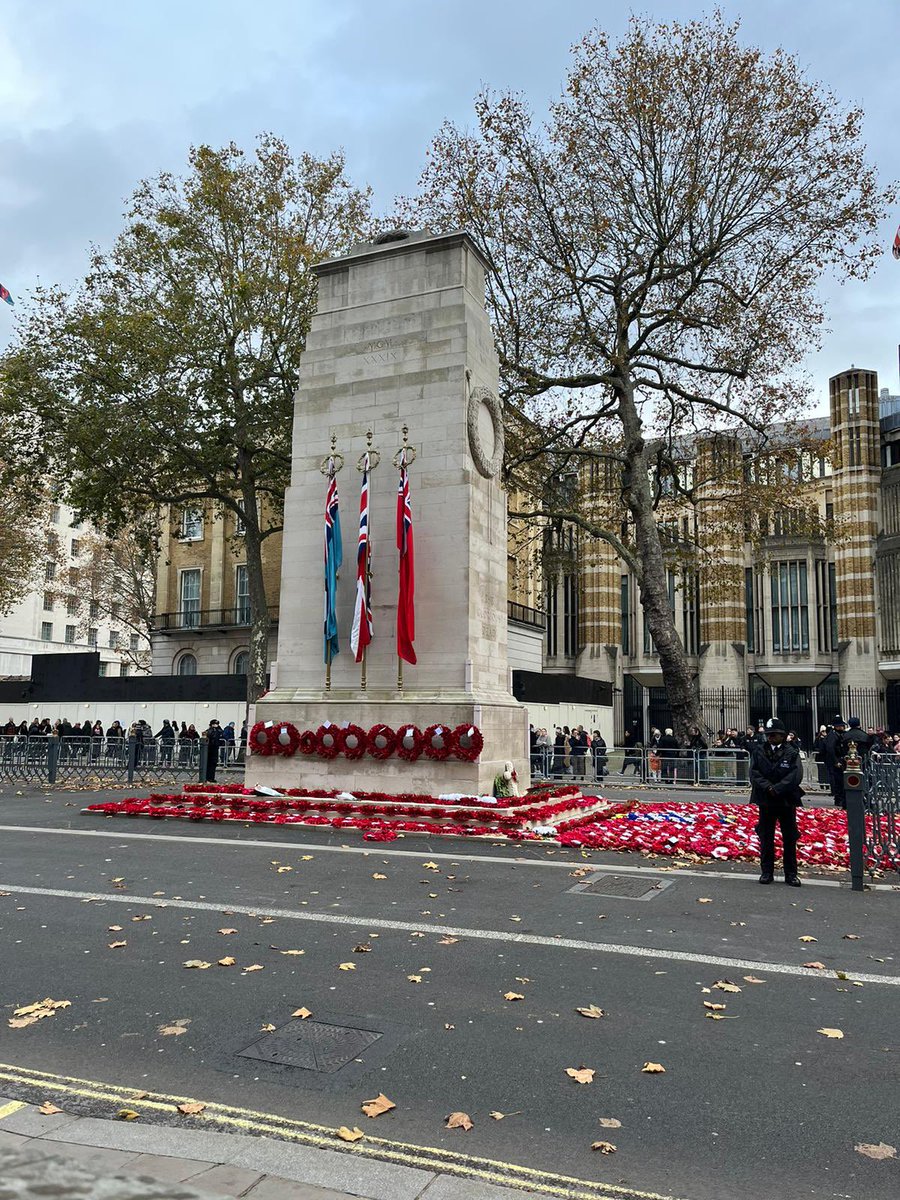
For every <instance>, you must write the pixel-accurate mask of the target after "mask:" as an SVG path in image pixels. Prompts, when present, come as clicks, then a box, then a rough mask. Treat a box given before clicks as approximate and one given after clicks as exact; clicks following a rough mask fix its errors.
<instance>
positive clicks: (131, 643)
mask: <svg viewBox="0 0 900 1200" xmlns="http://www.w3.org/2000/svg"><path fill="white" fill-rule="evenodd" d="M140 644H141V639H140V635H139V634H136V633H132V634H131V635H130V636H129V638H128V649H129V650H130V651H131V652H132V654H133V653H135V651H137V650H139V649H140Z"/></svg>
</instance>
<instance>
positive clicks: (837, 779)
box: [823, 717, 847, 808]
mask: <svg viewBox="0 0 900 1200" xmlns="http://www.w3.org/2000/svg"><path fill="white" fill-rule="evenodd" d="M834 724H835V725H843V724H844V719H843V717H835V718H834ZM844 732H845V730H844V729H835V728H834V727H832V728H831V729H829V730H828V736H827V737H826V738H825V749H824V752H823V753H824V757H825V771H826V773H827V775H828V784H829V787H830V788H831V794H832V796H833V797H834V806H835V808H846V807H847V801H846V799H845V796H844V752H843V750H842V748H841V743H842V739H843V736H844Z"/></svg>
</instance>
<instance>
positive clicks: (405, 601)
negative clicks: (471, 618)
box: [397, 453, 416, 663]
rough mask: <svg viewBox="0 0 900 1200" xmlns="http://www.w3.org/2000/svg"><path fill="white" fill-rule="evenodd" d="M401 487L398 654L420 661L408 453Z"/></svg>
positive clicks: (398, 490)
mask: <svg viewBox="0 0 900 1200" xmlns="http://www.w3.org/2000/svg"><path fill="white" fill-rule="evenodd" d="M402 462H403V465H402V466H401V468H400V486H399V488H398V489H397V549H398V550H399V551H400V591H399V594H398V597H397V654H398V655H399V656H400V658H403V659H405V660H406V661H407V662H408V663H414V662H415V661H416V652H415V650H414V649H413V642H414V641H415V638H416V605H415V592H416V567H415V556H414V553H413V524H412V509H411V508H410V504H409V472H408V471H407V469H406V454H405V453H404V455H403V460H402Z"/></svg>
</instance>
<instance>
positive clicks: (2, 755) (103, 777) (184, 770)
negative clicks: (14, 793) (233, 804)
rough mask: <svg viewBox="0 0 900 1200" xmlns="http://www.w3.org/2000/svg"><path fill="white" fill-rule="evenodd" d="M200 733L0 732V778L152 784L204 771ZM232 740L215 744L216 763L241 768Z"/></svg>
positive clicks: (205, 763)
mask: <svg viewBox="0 0 900 1200" xmlns="http://www.w3.org/2000/svg"><path fill="white" fill-rule="evenodd" d="M207 766H208V758H207V742H206V738H204V737H200V738H181V739H176V740H175V741H171V740H164V739H162V738H152V739H146V740H142V739H141V738H137V737H133V736H132V737H123V738H111V737H62V738H61V737H56V736H53V735H51V736H46V737H45V736H28V735H27V734H14V735H12V736H5V735H4V736H0V779H10V780H18V781H20V782H22V783H34V784H40V785H53V784H77V783H83V784H91V783H94V784H96V785H97V786H98V787H102V786H103V785H105V784H127V783H133V784H135V785H137V786H138V787H140V786H142V785H146V786H150V787H152V786H156V785H157V784H165V783H179V782H183V781H188V780H199V781H203V780H204V779H206V777H207ZM243 766H244V754H243V751H242V750H241V748H240V747H237V748H236V747H235V745H234V743H229V744H223V745H222V747H221V748H220V750H219V761H218V764H217V767H218V768H222V769H224V770H226V771H227V770H228V769H229V768H231V769H236V770H237V769H239V770H241V771H242V770H243Z"/></svg>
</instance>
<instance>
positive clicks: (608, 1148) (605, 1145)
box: [591, 1142, 616, 1154]
mask: <svg viewBox="0 0 900 1200" xmlns="http://www.w3.org/2000/svg"><path fill="white" fill-rule="evenodd" d="M591 1149H592V1150H599V1151H600V1153H601V1154H615V1152H616V1148H615V1146H614V1145H613V1144H612V1142H591Z"/></svg>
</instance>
